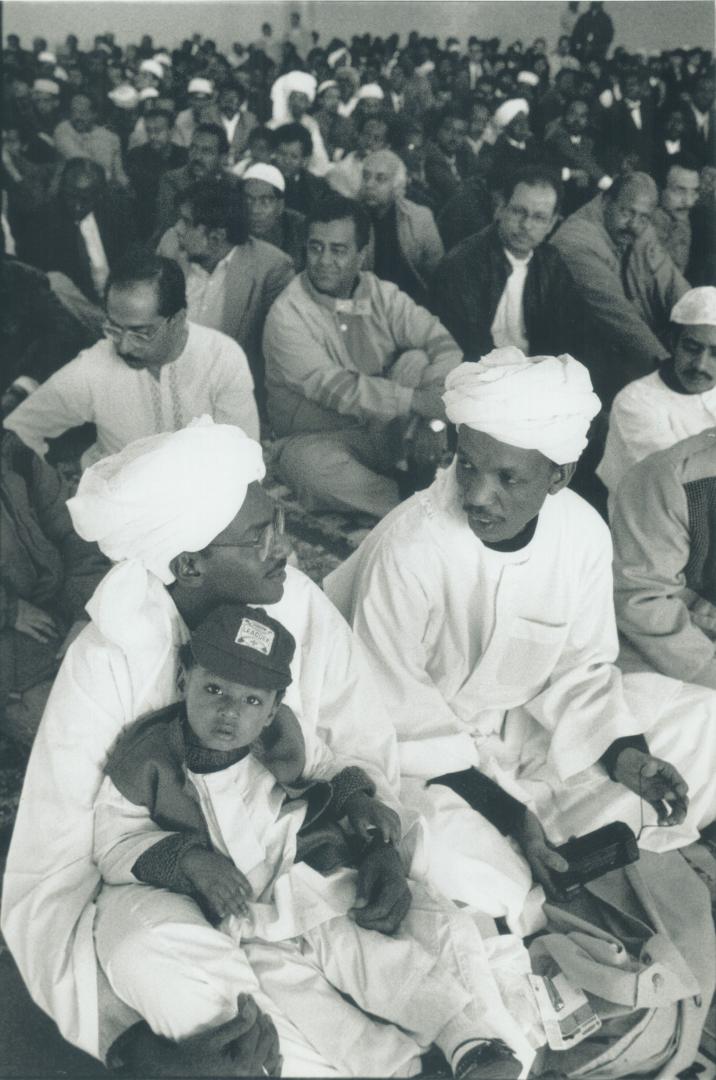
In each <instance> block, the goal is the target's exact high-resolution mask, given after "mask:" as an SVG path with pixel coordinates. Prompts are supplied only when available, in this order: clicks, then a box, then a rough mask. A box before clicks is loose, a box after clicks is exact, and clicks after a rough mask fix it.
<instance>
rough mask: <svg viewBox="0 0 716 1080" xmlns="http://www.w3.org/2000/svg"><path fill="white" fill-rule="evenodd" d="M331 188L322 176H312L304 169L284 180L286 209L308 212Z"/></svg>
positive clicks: (301, 212)
mask: <svg viewBox="0 0 716 1080" xmlns="http://www.w3.org/2000/svg"><path fill="white" fill-rule="evenodd" d="M330 194H331V188H330V187H329V186H328V183H327V182H326V181H325V180H324V179H323V177H322V176H314V175H313V173H309V172H306V171H305V169H304V171H303V172H301V173H299V175H298V176H297V177H296V176H292V177H290V179H288V180H287V181H286V192H285V194H284V204H285V206H286V209H287V210H298V212H299V214H304V215H306V214H310V212H311V210H312V209H313V207H314V206H316V204H317V203H319V202H320V201H321V200H322V199H325V197H326V196H327V195H330Z"/></svg>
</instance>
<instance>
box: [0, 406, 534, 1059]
mask: <svg viewBox="0 0 716 1080" xmlns="http://www.w3.org/2000/svg"><path fill="white" fill-rule="evenodd" d="M263 475H264V466H263V461H262V457H261V448H260V446H259V445H258V444H257V443H255V442H253V441H252V440H250V439H248V438H246V436H245V435H244V434H243V432H241V431H240V430H239V429H237V428H235V427H230V426H228V425H218V424H212V423H211V422H210V421H209V420H208V418H203V419H202V420H201V421H198V422H194V423H193V424H191V425H190V426H189V427H188V428H185V429H184V430H182V431H180V432H176V433H173V434H166V435H159V436H154V437H151V438H149V439H144V440H140V441H138V442H137V443H134V444H133V445H132V446H130V447H127V448H126V449H125V450H124V451H123V452H122V453H120V454H118V455H115V456H113V457H110V458H106V459H104V460H103V461H101V462H99V463H97V464H96V465H95V466H93V467H92V468H91V469H89V470H88V471H87V472H86V473H85V475H84V477H83V479H82V482H81V484H80V488H79V491H78V494H77V496H76V497H75V498H74V499H72V500H71V501H70V503H69V510H70V513H71V516H72V519H73V522H74V525H75V528H76V529H77V531H78V532H79V534H80V535H81V536H82V537H84V538H92V539H93V540H95V541H96V542H97V543H98V545H99V547H100V549H101V550H102V551H103V552H104V553H105V554H106V555H107V556H108V557H109V558H110V559H112V560H113V561H114V562H116V564H117V565H116V566H115V567H114V568H113V569H112V570H111V571H110V572H109V574H108V575H107V576H106V577H105V578H104V580H103V581H102V582H101V583H100V585H99V587H98V589H97V591H96V592H95V594H94V596H93V598H92V600H91V601H90V603H89V605H88V612H89V614H90V617H91V620H92V621H91V623H90V625H89V626H88V627H87V628H86V629H85V630H84V631H83V632H82V633H81V634H80V635H79V637H78V638H77V639H76V640H75V641H74V643H73V644H72V645H71V647H70V648H69V650H68V652H67V655H66V657H65V660H64V662H63V665H62V668H61V669H60V673H59V675H58V677H57V681H56V683H55V686H54V688H53V691H52V693H51V695H50V699H49V702H48V706H47V709H46V711H45V715H44V717H43V720H42V723H41V725H40V729H39V731H38V735H37V739H36V741H35V745H34V748H33V752H32V756H31V758H30V762H29V766H28V770H27V775H26V779H25V786H24V789H23V795H22V799H21V802H20V807H19V812H18V818H17V823H16V826H15V831H14V834H13V840H12V845H11V848H10V852H9V855H8V862H7V871H6V874H5V880H4V894H3V909H2V915H3V923H2V931H3V934H4V936H5V940H6V941H7V943H8V946H9V948H10V950H11V952H12V954H13V956H14V958H15V960H16V961H17V964H18V967H19V968H20V971H21V974H22V976H23V978H24V979H25V980H26V982H27V985H28V988H29V990H30V993H31V994H32V996H33V997H34V999H35V1000H36V1001H37V1003H38V1004H39V1005H40V1006H41V1007H42V1008H43V1009H44V1010H45V1011H46V1012H48V1013H49V1014H50V1015H51V1016H52V1017H53V1018H54V1019H55V1021H56V1022H57V1024H58V1026H59V1028H60V1031H61V1033H62V1034H63V1035H64V1037H65V1038H66V1039H68V1040H69V1041H70V1042H72V1043H74V1044H76V1045H78V1046H80V1047H81V1048H82V1049H84V1050H85V1051H87V1052H88V1053H90V1054H93V1055H95V1056H98V1057H105V1056H106V1055H107V1053H108V1051H109V1049H110V1047H111V1046H112V1045H113V1044H114V1051H115V1052H114V1055H113V1056H114V1058H115V1059H119V1060H124V1061H125V1062H126V1063H127V1064H128V1065H129V1067H130V1070H131V1071H132V1073H133V1074H136V1075H152V1076H154V1075H160V1074H161V1075H172V1076H176V1075H192V1074H193V1075H207V1074H212V1075H213V1074H214V1073H215V1072H219V1071H221V1070H220V1069H219V1068H218V1067H217V1068H216V1069H214V1068H211V1067H210V1065H211V1064H213V1063H212V1062H210V1061H206V1060H204V1059H202V1057H201V1050H202V1048H204V1049H207V1052H208V1049H210V1047H208V1048H207V1047H206V1044H205V1043H203V1042H201V1036H197V1037H198V1038H199V1040H200V1042H199V1044H196V1041H195V1039H196V1038H197V1037H195V1036H193V1035H192V1030H199V1031H201V1029H202V1028H207V1027H210V1026H214V1024H215V1023H220V1022H221V1021H225V1020H227V1018H228V1017H230V1016H231V1014H232V1013H233V1012H234V1011H235V1003H236V995H237V992H243V993H248V994H250V995H253V997H254V998H255V999H256V1001H257V1002H258V1003H259V1005H260V1006H261V1008H262V1009H265V1010H266V1011H270V1012H271V1015H272V1016H273V1017H274V1019H275V1022H276V1026H277V1028H278V1031H279V1036H280V1043H281V1053H282V1055H283V1057H284V1060H285V1063H286V1066H285V1071H286V1074H287V1075H294V1076H336V1075H346V1073H345V1062H343V1061H342V1062H341V1063H340V1064H339V1065H338V1066H336V1065H335V1064H333V1063H331V1062H329V1061H327V1060H326V1059H325V1058H324V1057H322V1056H321V1054H320V1053H319V1052H317V1051H316V1050H315V1049H312V1047H313V1046H314V1045H315V1044H314V1043H313V1042H312V1039H311V1024H315V1023H317V1022H319V1020H321V1018H325V1015H326V1010H330V1015H331V1020H332V1024H333V1029H334V1032H335V1033H340V1036H341V1037H343V1038H344V1042H343V1047H344V1052H345V1053H346V1054H347V1053H349V1051H350V1050H351V1048H355V1047H358V1046H360V1047H361V1054H362V1057H361V1058H360V1060H359V1062H358V1069H359V1073H358V1074H359V1075H377V1076H388V1075H392V1074H393V1073H394V1072H395V1071H396V1070H397V1069H398V1068H399V1067H400V1066H401V1064H402V1065H405V1064H406V1063H407V1062H410V1061H412V1060H413V1058H414V1057H415V1054H416V1050H417V1047H416V1044H415V1043H414V1042H413V1041H412V1040H411V1039H410V1038H408V1036H407V1035H404V1034H403V1033H401V1032H399V1031H398V1030H397V1029H396V1028H392V1027H389V1026H379V1025H377V1024H376V1023H374V1022H373V1021H372V1020H370V1019H369V1018H368V1017H367V1016H365V1015H364V1014H362V1013H360V1012H358V1011H357V1010H356V1009H355V1008H354V1007H353V1006H350V1005H349V1004H348V1003H346V1002H344V1001H343V999H342V998H340V997H338V996H337V995H335V994H333V995H329V996H328V997H326V993H325V987H324V983H323V981H322V979H321V978H319V977H318V973H317V971H316V969H315V968H314V967H313V966H312V965H311V963H310V960H309V959H308V958H307V957H304V956H303V955H302V954H300V953H295V954H294V953H292V952H291V950H284V951H281V952H280V954H279V955H278V956H277V953H276V951H275V948H272V949H268V950H266V951H262V950H261V949H260V948H258V949H257V950H255V951H254V953H253V955H252V957H251V965H252V967H251V968H249V967H248V963H247V962H246V960H245V958H244V957H243V956H242V954H241V953H240V952H239V951H238V950H236V949H234V948H233V947H232V948H231V951H230V954H229V952H227V949H226V947H225V946H223V944H222V943H221V942H220V940H219V939H218V938H217V935H216V931H214V930H213V929H212V928H211V927H210V926H209V925H208V923H206V921H205V919H204V918H203V916H201V915H200V913H199V911H198V909H196V910H193V909H192V910H189V909H187V907H186V901H185V898H182V897H181V896H178V895H177V896H175V895H174V894H172V893H168V892H166V891H165V890H154V889H151V888H149V887H148V886H146V885H141V886H140V885H137V886H133V885H126V886H116V887H106V888H103V889H102V890H101V891H99V889H98V887H99V884H100V882H99V872H98V869H97V866H96V865H95V864H94V863H93V861H92V844H93V831H92V806H93V801H94V799H95V797H96V795H97V792H98V790H99V787H100V785H101V783H102V779H103V775H102V774H103V768H104V764H105V761H106V760H107V756H108V754H109V751H110V749H111V748H112V746H113V744H114V743H115V740H116V739H117V737H118V736H119V735H120V733H121V732H122V731H123V730H124V729H125V728H126V727H127V725H128V724H130V723H132V722H133V721H134V720H136V719H138V718H139V717H140V716H144V715H146V714H147V713H148V712H150V711H152V710H156V709H160V708H164V707H166V706H167V705H169V704H171V703H172V702H174V701H176V700H177V698H178V697H179V691H178V680H179V677H180V665H179V650H180V647H181V645H182V644H183V643H184V642H185V641H186V640H187V637H188V630H190V629H191V628H192V627H194V626H196V625H197V623H198V622H200V621H201V620H202V619H203V618H204V617H205V616H206V614H207V613H208V612H209V611H211V610H213V608H214V607H216V606H217V605H219V604H222V603H236V602H249V603H252V604H260V605H270V613H271V614H272V616H273V617H275V618H276V619H278V620H279V621H280V622H281V623H282V624H283V625H284V626H286V627H287V629H288V630H289V631H290V632H291V633H292V634H293V636H294V638H295V639H296V641H297V642H298V648H297V650H296V654H295V657H294V659H293V661H292V664H291V673H292V677H293V682H292V684H291V690H290V691H289V693H288V695H287V698H286V704H287V706H288V707H289V708H290V709H292V710H293V712H294V713H295V715H296V716H297V717H298V719H299V721H300V723H301V727H302V730H303V731H304V733H305V735H306V741H307V744H309V745H313V746H314V747H318V746H319V743H320V747H321V749H320V753H318V751H317V752H316V755H314V757H315V760H313V761H312V762H311V765H312V768H314V771H316V770H317V773H316V774H317V775H323V776H325V777H327V778H330V777H331V776H332V775H334V773H335V771H337V770H340V769H342V768H344V767H346V766H351V765H356V766H359V767H360V768H362V769H363V770H364V772H366V773H367V774H368V776H369V777H370V778H371V780H372V782H373V783H374V784H375V785H376V791H377V794H378V796H379V798H380V799H381V801H383V802H384V803H386V804H387V805H388V806H391V807H392V808H393V809H394V810H396V811H400V807H399V805H398V803H397V801H396V795H395V792H396V791H397V783H398V767H397V748H396V743H395V735H394V731H393V729H392V727H391V725H390V723H389V721H388V719H387V716H386V714H385V713H384V712H383V710H382V706H381V703H380V701H379V700H378V699H377V697H376V696H375V691H374V689H373V687H372V684H371V682H370V681H369V679H368V677H367V674H366V673H365V671H364V669H363V667H362V663H363V661H362V660H361V658H360V656H359V655H358V653H357V651H356V649H355V647H354V645H353V642H352V639H351V634H350V631H349V630H348V628H347V626H346V625H345V623H344V621H343V620H342V619H341V618H340V616H339V615H338V613H337V612H336V611H335V609H334V608H333V606H332V605H331V604H330V602H329V601H328V600H327V599H326V597H325V596H324V595H323V593H322V592H321V590H320V589H319V588H317V586H315V585H314V584H312V582H311V581H310V580H309V579H308V578H307V577H305V576H304V575H303V574H302V573H300V572H299V571H298V570H294V569H292V568H291V567H287V566H286V558H285V556H286V550H287V548H286V545H285V542H284V538H283V523H282V515H281V514H280V512H279V510H278V508H277V507H276V506H275V504H274V503H273V502H272V500H271V499H270V498H269V497H268V496H267V495H266V494H265V493H264V492H263V491H262V490H261V488H260V487H259V484H258V482H259V481H260V480H261V478H262V477H263ZM411 820H414V816H413V818H412V819H411V818H409V817H406V816H405V815H404V814H403V821H404V830H403V831H404V833H406V834H407V833H408V831H409V830H410V822H411ZM258 858H261V855H260V854H259V855H258ZM358 889H359V893H360V895H361V898H362V899H361V900H360V901H358V903H357V904H356V911H355V918H356V920H357V921H358V922H359V923H360V925H361V926H363V927H365V928H367V929H372V930H375V931H377V932H384V933H392V932H393V931H395V930H396V929H397V927H398V926H399V924H400V922H401V921H402V919H403V917H404V916H405V914H406V912H407V911H408V909H409V907H410V901H411V896H410V891H409V889H408V886H407V883H406V876H405V871H404V869H403V866H402V862H401V856H400V854H399V853H398V850H397V849H396V848H395V847H393V846H392V845H385V844H380V845H374V846H373V847H372V848H371V850H370V851H369V852H368V853H367V854H366V855H365V856H364V857H363V859H362V861H361V863H360V867H359V870H358ZM227 940H228V939H227ZM97 950H98V951H99V952H100V953H101V955H102V956H103V957H104V958H105V964H106V966H105V967H102V966H101V965H100V964H99V963H98V960H97V958H96V951H97ZM149 950H151V955H152V957H153V963H152V964H149V965H148V964H146V963H145V962H144V960H145V957H146V955H147V953H148V951H149ZM202 970H204V971H205V972H206V975H207V977H206V978H205V979H201V978H200V977H198V974H199V973H200V972H201V971H202ZM210 973H211V975H212V978H211V979H210V978H209V974H210ZM317 980H318V981H317ZM160 991H163V992H166V993H168V994H169V995H170V996H171V1002H170V1004H171V1003H172V1002H173V1003H174V1005H173V1007H175V1006H176V1004H177V1002H180V1001H184V1002H185V1003H187V1004H186V1014H185V1018H186V1030H185V1032H184V1034H186V1035H187V1036H190V1038H189V1039H188V1042H182V1041H180V1042H179V1043H178V1044H176V1045H174V1044H172V1043H169V1042H168V1041H167V1040H166V1039H154V1038H153V1037H152V1035H151V1034H150V1032H149V1030H148V1029H147V1028H146V1026H144V1025H142V1024H137V1021H138V1020H139V1017H138V1015H137V1013H138V1012H139V1013H141V1014H142V1015H153V1016H154V1017H156V1016H157V1015H158V1011H159V1008H160V1003H159V1001H158V999H157V995H158V994H159V993H160ZM316 995H318V1000H316ZM495 995H496V996H495V1002H496V1006H495V1009H492V1010H490V1015H491V1016H493V1015H494V1016H497V1015H498V1014H499V1015H501V1016H502V1021H501V1022H503V1023H504V1024H505V1025H507V1027H508V1028H510V1027H511V1025H512V1021H511V1020H510V1018H509V1016H508V1015H507V1014H506V1013H505V1010H504V1009H503V1008H502V1006H501V1005H500V1004H499V994H498V992H497V991H496V989H495ZM133 1005H134V1006H136V1009H135V1008H133V1007H131V1006H133ZM154 1030H155V1033H156V1032H157V1031H160V1033H161V1034H163V1035H167V1034H171V1032H167V1030H166V1029H164V1030H162V1027H161V1024H160V1022H159V1021H158V1020H157V1025H156V1027H155V1028H154ZM219 1031H220V1032H221V1031H223V1029H221V1028H220V1029H219ZM299 1031H300V1032H304V1031H305V1032H306V1038H304V1037H303V1036H302V1035H301V1034H299ZM174 1034H175V1036H176V1035H177V1034H178V1033H177V1032H176V1031H175V1032H174ZM118 1037H120V1040H121V1041H119V1042H118V1043H117V1038H118ZM306 1039H308V1041H306ZM269 1041H270V1040H269ZM309 1043H310V1045H309ZM518 1045H519V1037H518ZM270 1049H271V1047H269V1048H268V1050H270ZM274 1049H275V1048H274ZM268 1050H267V1059H266V1061H265V1062H264V1061H260V1062H259V1063H258V1067H257V1065H256V1064H254V1067H253V1071H252V1068H251V1067H248V1068H247V1070H246V1073H245V1075H250V1076H256V1075H261V1073H262V1071H266V1072H271V1068H272V1067H275V1054H270V1055H269V1053H268ZM356 1054H357V1051H356ZM227 1056H228V1055H227ZM270 1061H273V1062H274V1066H271V1065H270ZM354 1064H355V1062H354ZM263 1066H266V1067H265V1068H263ZM363 1070H365V1071H363ZM232 1074H234V1075H238V1070H237V1072H236V1073H234V1072H233V1070H232ZM271 1074H272V1075H275V1073H271Z"/></svg>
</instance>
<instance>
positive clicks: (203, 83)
mask: <svg viewBox="0 0 716 1080" xmlns="http://www.w3.org/2000/svg"><path fill="white" fill-rule="evenodd" d="M157 67H158V68H159V70H160V71H161V64H157ZM186 92H187V94H205V95H206V96H207V97H211V95H212V94H213V93H214V84H213V82H212V81H211V79H200V78H197V79H190V80H189V85H188V86H187V88H186Z"/></svg>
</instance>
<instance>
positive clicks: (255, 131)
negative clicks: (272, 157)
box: [247, 124, 274, 148]
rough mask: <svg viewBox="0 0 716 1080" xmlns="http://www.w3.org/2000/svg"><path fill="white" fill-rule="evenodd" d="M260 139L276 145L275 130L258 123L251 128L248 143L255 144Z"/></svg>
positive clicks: (271, 145) (270, 144)
mask: <svg viewBox="0 0 716 1080" xmlns="http://www.w3.org/2000/svg"><path fill="white" fill-rule="evenodd" d="M259 139H264V140H265V141H266V142H267V143H268V144H269V146H270V147H272V148H273V145H274V132H273V131H272V130H271V128H268V127H264V126H263V125H262V124H257V125H256V127H253V128H251V131H250V132H249V137H248V140H247V143H248V145H249V146H253V144H254V143H255V142H258V140H259Z"/></svg>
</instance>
